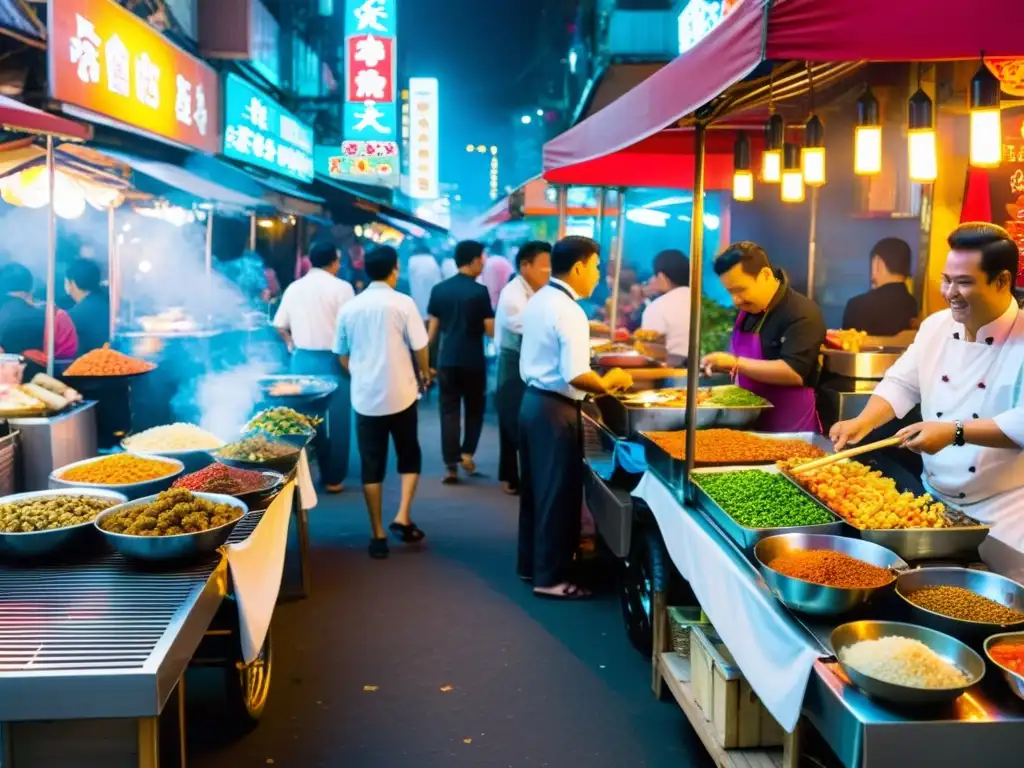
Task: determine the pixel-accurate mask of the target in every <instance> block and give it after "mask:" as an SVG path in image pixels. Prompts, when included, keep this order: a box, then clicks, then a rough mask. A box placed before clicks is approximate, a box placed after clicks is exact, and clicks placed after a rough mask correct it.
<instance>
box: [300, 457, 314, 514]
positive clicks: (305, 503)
mask: <svg viewBox="0 0 1024 768" xmlns="http://www.w3.org/2000/svg"><path fill="white" fill-rule="evenodd" d="M295 482H296V483H297V484H298V486H299V501H301V502H302V508H303V509H313V508H314V507H315V506H316V505H317V497H316V488H314V487H313V475H312V473H311V472H310V469H309V454H308V453H307V451H306V449H305V448H303V449H302V453H301V454H300V456H299V464H298V466H297V467H296V468H295Z"/></svg>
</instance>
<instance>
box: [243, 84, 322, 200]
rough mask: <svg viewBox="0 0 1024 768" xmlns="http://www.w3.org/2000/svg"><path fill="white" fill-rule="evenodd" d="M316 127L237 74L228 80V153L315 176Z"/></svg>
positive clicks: (257, 163) (273, 168)
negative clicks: (306, 122)
mask: <svg viewBox="0 0 1024 768" xmlns="http://www.w3.org/2000/svg"><path fill="white" fill-rule="evenodd" d="M313 147H314V141H313V129H312V127H310V126H309V125H306V124H305V123H303V122H302V121H300V120H299V119H298V118H297V117H296V116H295V115H293V114H292V113H291V112H289V111H288V110H286V109H285V108H284V107H282V106H281V105H280V104H278V103H277V102H276V101H274V100H273V99H271V98H270V97H269V96H267V95H266V94H265V93H263V92H262V91H260V90H258V89H256V88H255V87H253V86H252V85H250V84H249V83H248V82H246V81H245V80H243V79H242V78H240V77H238V76H237V75H232V74H229V75H228V76H227V78H226V79H225V80H224V154H225V156H227V157H230V158H233V159H235V160H241V161H242V162H246V163H249V164H250V165H255V166H258V167H260V168H265V169H267V170H268V171H274V172H275V173H280V174H282V175H283V176H288V177H290V178H293V179H296V180H298V181H312V180H313Z"/></svg>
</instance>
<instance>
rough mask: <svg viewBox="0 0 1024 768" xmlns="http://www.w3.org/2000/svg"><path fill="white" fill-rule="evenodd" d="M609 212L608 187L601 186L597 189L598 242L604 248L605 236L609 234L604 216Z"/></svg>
mask: <svg viewBox="0 0 1024 768" xmlns="http://www.w3.org/2000/svg"><path fill="white" fill-rule="evenodd" d="M607 212H608V188H607V187H601V188H600V189H598V190H597V244H598V245H600V246H601V247H602V248H604V236H605V235H606V234H608V231H607V228H606V227H605V223H604V217H605V214H606V213H607Z"/></svg>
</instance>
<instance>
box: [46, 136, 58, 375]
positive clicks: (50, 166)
mask: <svg viewBox="0 0 1024 768" xmlns="http://www.w3.org/2000/svg"><path fill="white" fill-rule="evenodd" d="M46 175H47V177H48V178H47V181H48V183H49V185H50V206H49V209H48V210H47V215H46V231H47V241H48V242H47V247H48V250H47V259H46V327H47V328H48V329H49V331H48V333H47V336H46V373H47V375H49V376H53V362H54V361H53V353H54V342H55V339H56V337H57V329H56V327H55V323H56V315H57V304H56V302H57V214H56V200H55V192H56V188H57V169H56V167H55V164H54V157H53V136H47V137H46Z"/></svg>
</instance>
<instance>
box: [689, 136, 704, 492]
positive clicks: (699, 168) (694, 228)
mask: <svg viewBox="0 0 1024 768" xmlns="http://www.w3.org/2000/svg"><path fill="white" fill-rule="evenodd" d="M693 141H694V158H693V220H692V222H691V223H690V344H689V347H688V349H689V355H688V356H687V357H688V359H687V362H686V479H685V481H684V482H685V483H686V486H685V488H686V499H687V501H689V502H690V503H693V483H691V482H690V476H691V473H692V472H693V458H694V456H696V455H697V384H698V379H699V378H700V353H701V349H700V310H701V304H702V303H703V302H702V296H701V293H702V292H701V286H702V285H703V284H704V274H703V273H704V154H705V150H706V149H707V126H706V125H705V124H704V123H697V124H696V125H695V126H694V129H693Z"/></svg>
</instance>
